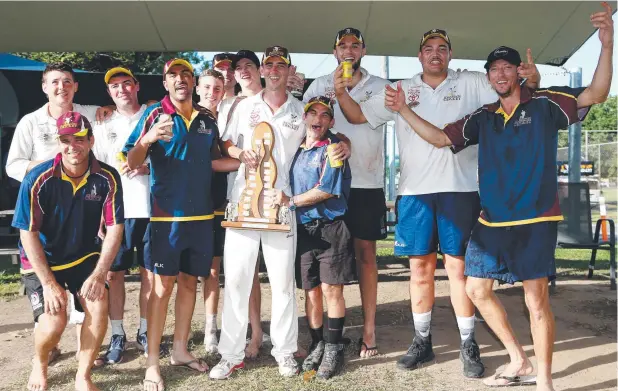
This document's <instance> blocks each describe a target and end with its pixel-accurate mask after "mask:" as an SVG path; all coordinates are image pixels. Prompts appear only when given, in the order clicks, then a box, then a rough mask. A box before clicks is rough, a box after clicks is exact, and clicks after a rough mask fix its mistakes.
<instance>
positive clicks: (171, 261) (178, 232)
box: [145, 220, 213, 277]
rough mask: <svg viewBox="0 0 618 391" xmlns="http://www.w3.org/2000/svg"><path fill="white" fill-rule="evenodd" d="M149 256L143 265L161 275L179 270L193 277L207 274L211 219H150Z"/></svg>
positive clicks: (210, 254)
mask: <svg viewBox="0 0 618 391" xmlns="http://www.w3.org/2000/svg"><path fill="white" fill-rule="evenodd" d="M150 241H151V243H150V244H151V246H150V247H151V250H152V253H151V257H150V258H151V259H150V262H147V263H146V265H145V266H146V268H147V269H148V270H150V271H151V272H153V273H155V274H159V275H162V276H177V275H178V273H179V272H183V273H186V274H189V275H191V276H196V277H207V276H209V275H210V266H211V264H212V254H213V220H196V221H151V222H150Z"/></svg>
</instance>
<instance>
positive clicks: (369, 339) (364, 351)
mask: <svg viewBox="0 0 618 391" xmlns="http://www.w3.org/2000/svg"><path fill="white" fill-rule="evenodd" d="M360 345H361V346H360V354H359V356H360V357H361V358H369V357H373V356H377V355H378V354H379V353H378V349H377V346H376V333H375V332H373V333H371V334H367V333H363V338H362V339H361V341H360Z"/></svg>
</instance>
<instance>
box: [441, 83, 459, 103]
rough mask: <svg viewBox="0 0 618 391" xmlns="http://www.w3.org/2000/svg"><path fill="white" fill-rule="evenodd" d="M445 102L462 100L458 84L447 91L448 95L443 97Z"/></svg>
mask: <svg viewBox="0 0 618 391" xmlns="http://www.w3.org/2000/svg"><path fill="white" fill-rule="evenodd" d="M443 100H444V101H445V102H450V101H453V100H461V95H460V94H458V93H457V86H452V87H450V88H449V89H448V91H447V92H446V96H445V97H444V99H443Z"/></svg>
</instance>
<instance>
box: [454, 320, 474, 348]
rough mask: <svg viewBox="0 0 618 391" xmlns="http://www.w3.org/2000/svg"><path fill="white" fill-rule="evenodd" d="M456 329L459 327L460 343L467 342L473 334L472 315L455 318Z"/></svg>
mask: <svg viewBox="0 0 618 391" xmlns="http://www.w3.org/2000/svg"><path fill="white" fill-rule="evenodd" d="M457 327H459V335H460V336H461V341H462V342H463V341H465V340H467V339H468V337H470V335H471V334H473V333H474V315H472V316H457Z"/></svg>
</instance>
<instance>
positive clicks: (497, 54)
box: [485, 46, 521, 70]
mask: <svg viewBox="0 0 618 391" xmlns="http://www.w3.org/2000/svg"><path fill="white" fill-rule="evenodd" d="M496 60H504V61H507V62H509V63H511V64H513V65H516V66H519V64H521V56H520V55H519V52H518V51H517V50H515V49H513V48H510V47H508V46H500V47H497V48H495V49H494V50H492V51H491V53H489V55H488V56H487V62H486V63H485V70H489V67H490V66H491V64H492V63H493V62H494V61H496Z"/></svg>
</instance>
